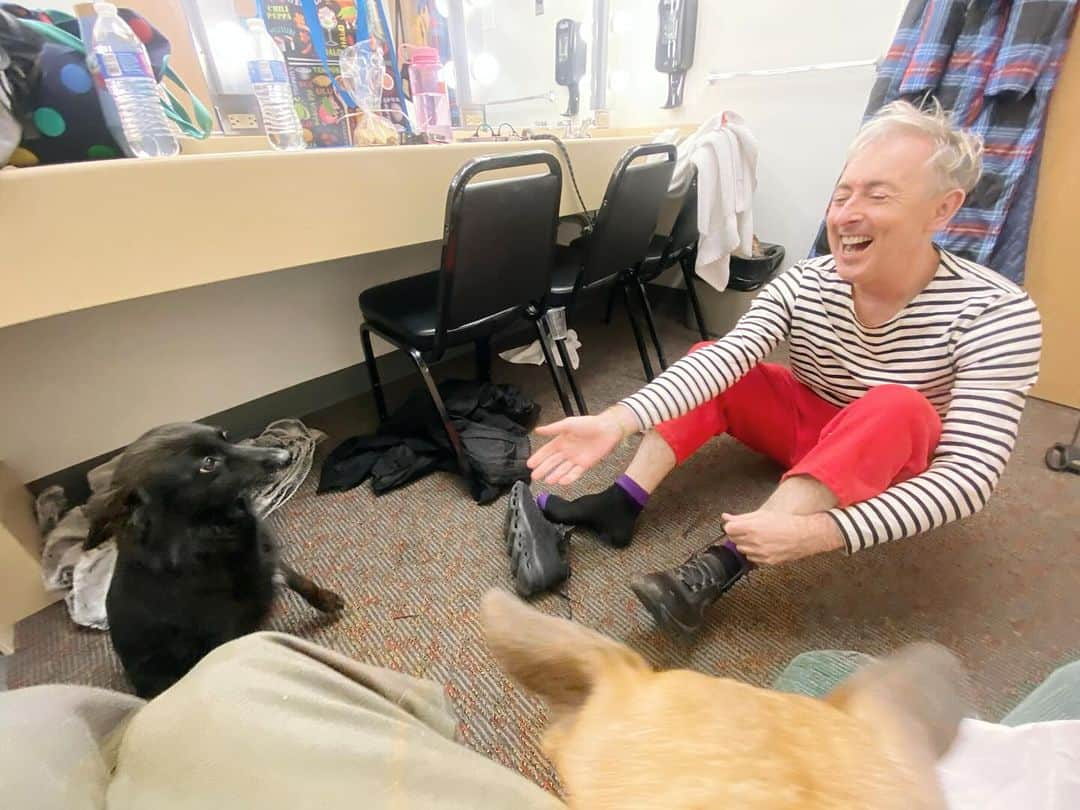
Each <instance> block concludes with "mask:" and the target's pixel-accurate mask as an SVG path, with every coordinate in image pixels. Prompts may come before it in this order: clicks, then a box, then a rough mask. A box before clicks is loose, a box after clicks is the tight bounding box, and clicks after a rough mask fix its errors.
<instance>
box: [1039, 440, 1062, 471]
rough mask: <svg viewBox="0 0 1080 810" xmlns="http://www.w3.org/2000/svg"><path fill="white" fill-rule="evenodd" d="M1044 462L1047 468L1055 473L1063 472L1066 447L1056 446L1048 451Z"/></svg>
mask: <svg viewBox="0 0 1080 810" xmlns="http://www.w3.org/2000/svg"><path fill="white" fill-rule="evenodd" d="M1044 460H1045V461H1046V466H1047V467H1049V468H1050V469H1051V470H1053V471H1054V472H1061V471H1062V470H1064V469H1065V446H1064V445H1061V444H1055V445H1054V446H1053V447H1051V448H1050V449H1049V450H1047V451H1046V456H1045V459H1044Z"/></svg>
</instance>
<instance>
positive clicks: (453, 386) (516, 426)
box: [317, 380, 540, 504]
mask: <svg viewBox="0 0 1080 810" xmlns="http://www.w3.org/2000/svg"><path fill="white" fill-rule="evenodd" d="M439 393H440V394H441V395H442V398H443V402H445V403H446V410H447V413H449V414H450V419H451V421H452V422H453V423H454V427H455V428H457V431H458V435H460V437H461V442H462V445H463V446H464V448H465V456H466V458H467V459H468V462H469V468H470V469H469V489H470V492H471V493H472V496H473V498H474V499H475V500H476V502H477V503H481V504H485V503H490V502H491V501H493V500H495V499H496V498H498V497H499V496H500V495H501V494H502V493H503V492H505V491H506V490H508V489H509V488H510V487H511V486H512V485H513V483H514V482H515V481H518V480H528V478H529V469H528V467H527V466H526V464H525V462H526V460H527V459H528V457H529V452H530V449H529V431H530V430H532V428H533V427H534V426H535V425H536V421H537V419H538V418H539V416H540V406H539V405H537V404H536V403H535V402H533V401H532V400H531V399H529V398H527V397H526V396H525V395H524V394H522V393H521V391H520V390H518V389H517V388H516V387H515V386H513V385H496V384H494V383H486V382H475V381H467V380H448V381H446V382H444V383H442V384H441V385H440V386H439ZM435 470H445V471H447V472H458V466H457V461H456V459H455V456H454V451H453V448H452V447H451V445H450V439H449V438H448V437H447V435H446V431H445V430H444V429H443V426H442V422H441V421H440V420H439V417H438V414H437V413H436V411H435V406H434V405H433V404H432V402H431V398H430V397H428V396H427V393H426V392H424V391H416V392H414V393H413V394H412V395H411V396H410V397H409V398H408V400H406V402H405V403H404V404H403V405H402V406H401V407H400V408H399V409H398V410H396V411H395V412H394V413H392V414H391V415H390V417H389V418H388V419H387V420H386V421H385V422H384V423H383V425H382V427H380V428H379V431H378V432H377V433H375V434H374V435H371V436H354V437H352V438H349V439H346V440H345V441H343V442H342V443H341V444H339V445H338V446H337V447H335V448H334V450H333V451H332V452H331V453H330V455H329V456H328V457H327V459H326V461H325V462H324V463H323V468H322V474H321V476H320V479H319V487H318V490H317V491H318V492H319V493H323V492H340V491H342V490H347V489H352V488H353V487H355V486H359V485H360V484H362V483H363V482H364V481H366V480H367V479H368V478H370V479H371V488H372V490H373V491H374V492H375V494H376V495H381V494H383V493H384V492H389V491H390V490H392V489H396V488H397V487H400V486H403V485H404V484H407V483H409V482H410V481H415V480H416V479H418V478H421V477H423V476H425V475H427V474H428V473H430V472H433V471H435Z"/></svg>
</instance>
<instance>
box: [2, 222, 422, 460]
mask: <svg viewBox="0 0 1080 810" xmlns="http://www.w3.org/2000/svg"><path fill="white" fill-rule="evenodd" d="M438 257H439V245H438V244H437V243H434V244H427V245H420V246H416V247H410V248H401V249H399V250H393V251H388V252H385V253H381V254H372V255H368V256H363V257H358V258H355V259H345V260H338V261H332V262H325V263H322V264H318V265H309V266H306V267H301V268H296V269H292V270H282V271H278V272H275V273H267V274H264V275H259V276H254V277H249V278H244V279H239V280H236V281H227V282H223V283H220V284H212V285H207V286H203V287H196V288H193V289H189V290H182V291H180V292H175V293H166V294H163V295H155V296H150V297H147V298H141V299H136V300H133V301H125V302H122V303H119V304H111V305H109V306H104V307H96V308H94V309H88V310H83V311H80V312H74V313H71V314H68V315H61V316H57V317H54V318H46V319H43V320H39V321H33V322H30V323H25V324H20V325H17V326H11V327H8V328H6V329H0V380H3V385H2V386H0V412H2V414H3V418H2V419H0V458H3V459H4V460H5V461H6V463H7V464H8V465H10V466H11V467H12V468H13V469H14V471H15V473H16V474H17V475H18V476H19V477H21V478H22V480H24V481H30V480H34V479H36V478H39V477H41V476H43V475H47V474H49V473H52V472H56V471H57V470H60V469H63V468H65V467H68V466H70V465H72V464H76V463H78V462H80V461H83V460H85V459H88V458H92V457H94V456H95V455H98V454H100V453H104V452H107V451H109V450H112V449H114V448H116V447H121V446H123V445H124V444H126V443H128V442H130V441H131V440H132V439H134V438H135V437H136V436H137V435H138V434H139V433H140V432H142V431H143V430H145V429H147V428H149V427H153V426H154V425H157V424H160V423H163V422H168V421H174V420H185V419H194V418H198V417H202V416H205V415H206V414H210V413H215V412H217V411H221V410H225V409H227V408H231V407H234V406H236V405H239V404H242V403H244V402H247V401H250V400H252V399H255V398H257V397H260V396H264V395H266V394H269V393H273V392H274V391H279V390H281V389H283V388H287V387H289V386H291V385H296V384H297V383H301V382H304V381H306V380H310V379H313V378H315V377H319V376H321V375H324V374H328V373H331V372H334V371H338V370H340V369H342V368H345V367H347V366H349V365H352V364H354V363H357V362H360V360H361V359H362V355H361V351H360V341H359V338H358V332H357V326H358V324H359V321H360V317H359V312H358V309H357V304H356V296H357V294H358V293H359V292H360V290H362V289H363V288H364V287H366V286H369V285H371V284H376V283H380V282H382V281H386V280H388V279H391V278H394V277H398V276H404V275H409V274H412V273H416V272H418V271H420V270H423V269H427V268H432V267H435V266H436V265H437V264H438ZM147 272H153V268H147Z"/></svg>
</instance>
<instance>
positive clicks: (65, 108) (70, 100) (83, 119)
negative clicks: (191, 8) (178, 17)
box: [0, 4, 212, 167]
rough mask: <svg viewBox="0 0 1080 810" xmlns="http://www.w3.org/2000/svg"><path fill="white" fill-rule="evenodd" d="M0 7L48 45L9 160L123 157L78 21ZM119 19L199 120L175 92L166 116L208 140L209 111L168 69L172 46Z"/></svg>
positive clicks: (135, 20)
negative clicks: (103, 106) (100, 99)
mask: <svg viewBox="0 0 1080 810" xmlns="http://www.w3.org/2000/svg"><path fill="white" fill-rule="evenodd" d="M0 8H2V9H3V10H4V11H6V12H7V13H8V14H10V15H12V16H13V17H15V18H16V19H18V20H19V21H20V22H21V23H22V24H23V25H24V26H26V27H27V28H32V29H33V30H34V31H35V32H36V33H37V34H39V35H40V36H41V37H42V38H43V39H44V40H45V42H44V45H43V46H42V49H41V51H40V53H39V54H38V58H37V61H36V66H35V67H36V70H35V71H34V73H35V74H36V75H33V76H31V82H32V86H31V95H30V99H29V102H28V103H25V104H24V105H23V106H24V108H25V109H24V110H23V111H22V112H23V115H22V116H20V120H19V123H20V124H21V125H22V128H23V136H22V141H21V142H20V143H19V146H18V147H17V148H16V149H15V151H14V153H13V154H12V155H11V157H10V158H9V162H10V163H11V165H13V166H19V167H27V166H36V165H40V164H49V163H72V162H75V161H83V160H103V159H108V158H116V157H123V150H122V149H121V147H120V145H119V144H117V142H116V140H115V139H114V138H113V136H112V135H111V134H110V132H109V129H108V127H107V126H106V124H105V117H104V116H103V115H102V112H101V106H100V104H99V102H98V97H97V94H96V93H95V92H94V84H93V79H92V78H91V75H90V71H89V70H88V69H87V67H86V47H85V45H83V43H82V40H80V39H79V25H78V22H77V21H76V20H75V18H74V17H71V16H70V15H67V14H63V13H61V12H56V11H47V12H45V11H31V10H29V9H26V8H23V7H22V6H17V5H14V4H0ZM119 13H120V16H121V17H122V18H123V19H124V21H125V22H126V23H127V24H128V25H129V26H130V27H131V30H132V31H134V32H135V35H136V36H138V37H139V39H140V40H142V42H143V44H144V45H145V46H146V51H147V53H148V54H149V56H150V64H151V67H152V68H153V70H154V78H155V79H156V80H157V81H158V82H159V83H160V82H161V81H162V80H163V79H169V80H170V81H172V82H173V84H175V85H176V86H177V87H178V88H179V89H180V90H182V91H183V92H184V93H186V94H187V95H188V96H189V97H190V98H191V100H192V107H193V109H194V110H195V119H196V120H195V121H194V122H192V121H191V119H190V117H189V116H188V114H187V112H186V111H185V110H184V108H183V106H181V104H180V103H179V101H177V99H176V97H175V96H173V95H172V93H171V92H168V91H167V95H168V101H167V102H166V101H163V106H164V108H165V113H166V115H167V116H168V117H169V118H170V119H171V120H172V121H173V122H174V123H175V124H176V125H177V127H178V128H179V129H180V131H181V133H182V134H184V135H187V136H189V137H194V138H200V139H202V138H205V137H207V136H209V134H210V130H211V125H212V119H211V117H210V114H209V112H208V111H207V110H206V108H205V106H203V104H202V103H201V102H200V101H199V100H198V99H197V98H195V97H194V96H192V95H191V94H190V92H188V90H187V87H186V86H185V85H184V83H183V81H182V80H181V79H180V78H179V77H178V76H177V75H176V74H175V73H174V72H173V71H172V69H171V68H170V67H169V65H168V60H169V53H170V46H169V41H168V40H167V39H166V38H165V37H164V36H163V35H162V34H161V32H160V31H158V30H157V29H156V28H154V27H153V26H152V25H151V24H150V23H149V22H147V20H146V19H145V18H144V17H142V16H141V15H139V14H138V13H136V12H134V11H131V10H130V9H124V8H122V9H120V10H119Z"/></svg>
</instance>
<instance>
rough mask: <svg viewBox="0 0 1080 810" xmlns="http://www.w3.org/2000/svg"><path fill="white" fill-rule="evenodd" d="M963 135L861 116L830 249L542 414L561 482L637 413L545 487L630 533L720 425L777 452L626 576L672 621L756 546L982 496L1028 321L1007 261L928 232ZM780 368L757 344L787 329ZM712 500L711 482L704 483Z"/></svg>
mask: <svg viewBox="0 0 1080 810" xmlns="http://www.w3.org/2000/svg"><path fill="white" fill-rule="evenodd" d="M981 151H982V150H981V144H980V143H979V141H978V139H977V137H976V136H974V135H972V134H970V133H967V132H964V131H961V130H959V129H955V128H953V127H952V126H951V125H950V124H949V122H948V120H947V118H946V117H945V116H944V115H943V114H942V112H941V111H940V109H938V110H935V111H933V112H930V113H923V112H920V111H919V110H917V109H916V108H915V107H913V106H912V105H911V104H908V103H907V102H894V103H893V104H890V105H888V106H887V107H885V108H884V109H882V110H881V112H880V113H879V114H878V115H877V116H875V117H874V118H873V119H872V120H870V121H868V122H867V123H866V124H865V125H864V126H863V128H862V129H861V130H860V131H859V133H858V135H857V136H856V138H855V141H854V143H853V144H852V146H851V148H850V149H849V151H848V158H847V164H846V166H845V167H844V171H843V174H842V176H841V178H840V181H839V182H838V183H837V186H836V189H835V191H834V193H833V197H832V201H831V203H830V205H829V211H828V215H827V218H826V227H827V231H828V237H829V246H830V248H831V250H832V255H830V256H823V257H820V258H816V259H811V260H807V261H802V262H799V263H798V264H796V265H795V266H794V267H792V268H791V269H789V270H788V271H786V272H785V273H783V274H782V275H780V276H779V277H778V278H777V279H776V280H774V281H773V282H772V283H771V284H769V285H768V286H767V287H766V288H765V289H764V290H762V292H761V293H760V294H759V295H758V296H757V298H756V299H755V301H754V303H753V305H752V306H751V308H750V310H749V312H747V314H746V315H745V316H743V318H742V319H741V320H740V321H739V322H738V324H737V325H736V326H735V328H734V329H732V330H731V332H729V333H728V334H727V335H725V336H724V337H722V338H721V339H720V340H717V341H716V342H714V343H699V344H697V345H696V346H694V347H693V348H692V349H691V353H690V354H689V355H687V356H686V357H684V358H683V359H682V360H680V361H679V362H677V363H675V364H674V365H672V366H671V367H670V368H669V369H668V370H667V371H665V372H664V373H663V374H661V375H660V376H659V377H657V378H656V379H655V380H654V381H653V382H651V383H649V384H648V385H647V386H645V387H644V388H642V389H641V390H640V391H638V392H637V393H635V394H633V395H631V396H630V397H627V398H626V399H625V400H623V401H622V402H620V403H619V404H617V405H614V406H613V407H611V408H609V409H608V410H606V411H604V412H603V413H601V414H599V415H597V416H584V417H573V418H569V419H564V420H562V421H559V422H556V423H554V424H551V425H548V426H546V427H543V428H540V429H539V430H538V431H537V432H538V433H540V434H541V435H545V436H551V437H554V440H553V441H551V442H549V443H548V444H546V445H544V446H543V447H541V448H540V449H539V450H538V451H537V452H536V453H534V454H533V456H532V458H531V459H530V460H529V466H530V467H531V468H533V478H534V479H535V480H539V481H547V482H549V483H551V484H557V485H559V484H562V485H565V484H570V483H573V482H574V481H576V480H577V479H578V478H579V477H580V476H581V475H582V473H583V472H584V471H585V470H586V469H588V468H589V467H591V466H593V465H594V464H596V463H597V462H598V461H600V460H601V459H602V458H604V457H605V456H606V455H608V454H609V453H610V452H611V451H612V450H613V449H614V448H615V447H616V446H617V445H618V444H619V443H620V442H621V441H622V440H624V439H625V438H626V437H627V436H628V435H629V434H631V433H633V432H635V431H646V433H645V437H644V439H643V440H642V442H641V446H640V447H639V448H638V451H637V453H636V455H635V456H634V459H633V461H632V462H631V463H630V466H629V468H628V469H627V470H626V474H625V475H622V476H620V477H619V478H618V480H616V482H615V483H614V484H613V485H612V486H611V487H609V488H608V489H606V490H604V491H603V492H600V493H597V494H594V495H588V496H585V497H582V498H578V499H576V500H573V501H567V500H564V499H562V498H559V497H557V496H554V495H550V496H544V495H542V496H541V497H540V501H541V503H540V505H541V508H542V509H543V510H544V512H545V514H546V515H547V516H548V517H549V518H550V519H552V520H555V521H558V522H561V523H570V524H576V525H582V526H586V527H589V528H592V529H594V530H595V531H596V532H598V533H599V535H600V537H601V539H602V540H604V541H606V542H608V543H610V544H611V545H614V546H625V545H626V544H627V543H629V542H630V539H631V536H632V534H633V530H634V522H635V520H636V518H637V516H638V514H639V513H640V511H641V509H642V508H643V507H644V506H645V503H646V501H647V500H648V498H649V496H650V494H651V493H652V492H653V491H654V490H655V489H656V487H657V486H659V484H660V482H661V481H663V479H664V477H665V476H667V474H668V473H669V472H671V471H672V469H674V468H675V466H676V465H678V464H681V463H682V462H683V461H685V460H686V459H687V458H689V457H690V455H691V454H693V453H694V452H695V451H696V450H697V449H698V448H699V447H701V446H702V445H703V444H704V443H705V442H706V441H707V440H708V439H709V438H711V437H713V436H716V435H718V434H721V433H727V434H729V435H731V436H733V437H735V438H736V439H738V440H739V441H741V442H743V443H744V444H746V445H748V446H749V447H751V448H753V449H754V450H757V451H759V452H762V453H765V454H766V455H768V456H770V457H771V458H773V459H775V460H776V461H777V462H779V463H780V464H782V465H783V466H784V467H786V468H787V472H786V473H785V475H784V476H783V478H782V479H781V483H780V485H779V487H778V488H777V489H776V491H775V492H774V493H773V494H772V496H771V497H770V498H769V499H768V500H767V501H766V502H765V503H764V504H762V505H761V507H760V508H759V509H757V510H756V511H754V512H749V513H746V514H739V515H734V514H728V513H726V512H724V513H722V517H723V520H724V521H725V524H724V530H725V534H726V536H725V537H721V538H719V539H718V540H717V541H716V542H715V543H714V544H713V545H711V546H709V547H708V548H706V549H705V550H704V551H702V552H700V553H698V554H696V555H694V556H693V557H691V558H690V559H689V560H688V561H687V562H686V563H684V564H683V565H681V566H679V567H677V568H674V569H672V570H669V571H663V572H658V573H653V574H648V575H646V576H643V577H638V578H636V579H635V581H634V582H633V583H632V585H631V587H632V588H633V590H634V593H635V594H636V595H637V597H638V598H639V599H640V600H641V602H642V603H643V604H644V605H645V607H646V608H647V609H648V610H649V612H650V613H651V614H652V615H653V617H654V618H655V619H656V621H657V622H658V623H659V624H660V625H661V626H662V627H664V628H665V629H667V630H675V631H678V632H681V633H683V634H690V633H693V632H695V631H696V630H697V629H698V628H699V627H700V626H701V624H702V621H703V617H704V614H705V611H706V609H707V608H708V607H709V606H710V605H712V604H713V603H714V602H715V601H716V600H717V598H718V597H719V596H720V595H721V594H722V593H723V592H724V591H726V590H727V589H728V588H730V587H731V586H732V585H733V584H734V583H735V582H736V581H737V580H738V579H740V578H741V577H742V576H743V575H744V574H745V573H746V571H747V570H748V569H750V568H751V567H753V566H754V565H775V564H778V563H784V562H789V561H791V560H796V559H799V558H800V557H805V556H808V555H811V554H817V553H820V552H825V551H832V550H836V549H845V550H846V551H847V552H848V553H852V552H855V551H859V550H862V549H865V548H868V547H870V546H874V545H877V544H879V543H884V542H887V541H889V540H897V539H900V538H903V537H909V536H911V535H914V534H918V533H920V532H925V531H928V530H930V529H934V528H936V527H938V526H941V525H943V524H945V523H948V522H950V521H953V520H958V519H960V518H963V517H966V516H968V515H971V514H973V513H975V512H977V511H978V510H979V509H981V508H982V507H983V506H984V505H985V503H986V501H987V499H988V498H989V497H990V493H991V492H992V491H993V489H994V486H995V485H996V484H997V481H998V478H999V477H1000V476H1001V473H1002V470H1003V469H1004V468H1005V464H1006V462H1007V461H1008V459H1009V455H1010V453H1011V452H1012V448H1013V444H1014V443H1015V440H1016V433H1017V426H1018V424H1019V421H1020V414H1021V412H1022V410H1023V407H1024V400H1025V397H1026V394H1027V391H1028V389H1030V388H1031V386H1032V385H1033V384H1034V382H1035V379H1036V376H1037V373H1038V363H1039V352H1040V347H1041V326H1040V323H1039V316H1038V312H1037V311H1036V309H1035V305H1034V304H1033V303H1032V301H1031V299H1030V298H1028V296H1027V295H1026V294H1025V293H1024V292H1023V291H1022V290H1020V289H1019V288H1018V287H1017V286H1016V285H1014V284H1012V283H1011V282H1009V281H1008V280H1006V279H1005V278H1003V277H1001V276H999V275H997V274H996V273H994V272H992V271H990V270H988V269H987V268H985V267H982V266H980V265H978V264H975V263H973V262H970V261H967V260H964V259H962V258H960V257H958V256H955V255H952V254H950V253H948V252H947V251H945V250H942V249H941V248H939V247H937V246H936V245H935V244H934V242H933V237H934V234H935V233H936V232H938V231H940V230H941V229H942V228H944V227H945V226H946V224H947V223H948V222H949V221H950V220H951V219H952V217H953V215H954V214H956V212H957V210H958V209H959V208H960V206H961V205H962V203H963V202H964V199H965V196H966V194H967V193H969V192H970V191H971V190H972V189H973V188H974V187H975V184H976V182H977V181H978V179H979V174H980V172H981ZM785 339H787V340H788V342H789V344H790V357H791V368H790V370H789V369H788V368H785V367H782V366H779V365H772V364H768V363H762V362H761V360H762V359H763V358H765V357H766V356H767V355H768V354H769V353H770V352H771V351H772V350H773V349H775V348H776V347H777V346H778V345H779V344H780V343H781V342H782V341H783V340H785ZM704 494H705V495H706V497H708V498H710V499H712V500H713V501H714V502H716V501H719V502H720V503H722V499H723V490H722V489H719V490H712V491H708V492H707V493H704Z"/></svg>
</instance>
